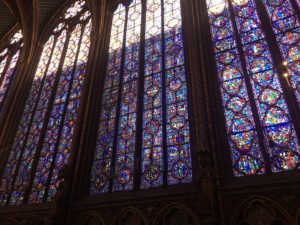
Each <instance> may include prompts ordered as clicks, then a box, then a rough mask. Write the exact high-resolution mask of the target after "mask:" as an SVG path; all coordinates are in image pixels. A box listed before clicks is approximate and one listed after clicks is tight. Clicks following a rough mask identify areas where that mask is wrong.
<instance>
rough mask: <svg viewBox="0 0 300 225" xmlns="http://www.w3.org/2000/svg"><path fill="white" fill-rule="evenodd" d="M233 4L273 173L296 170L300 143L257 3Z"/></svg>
mask: <svg viewBox="0 0 300 225" xmlns="http://www.w3.org/2000/svg"><path fill="white" fill-rule="evenodd" d="M233 5H234V12H235V16H236V22H237V27H238V30H239V34H240V36H241V41H242V44H243V50H244V54H245V60H246V65H247V71H248V73H249V76H250V78H251V85H252V90H253V94H254V97H255V103H256V106H257V108H258V116H259V119H260V122H261V126H262V128H263V133H264V141H265V146H266V148H267V151H268V155H269V160H270V163H271V170H272V172H280V171H286V170H292V169H294V167H295V166H296V165H297V163H298V162H299V160H300V154H299V151H300V146H299V141H298V138H297V136H296V132H295V128H294V126H293V124H292V121H291V117H290V114H289V110H288V108H287V104H286V100H285V99H284V96H283V91H282V89H281V85H280V82H279V79H278V74H277V72H276V70H275V66H274V62H273V60H272V58H271V52H270V49H269V46H268V44H267V42H266V39H265V34H264V31H263V30H262V28H261V22H260V20H259V18H258V15H257V11H256V5H255V2H254V1H253V0H247V1H239V0H234V1H233Z"/></svg>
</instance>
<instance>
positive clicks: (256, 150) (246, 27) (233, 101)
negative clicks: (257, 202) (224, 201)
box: [207, 0, 300, 176]
mask: <svg viewBox="0 0 300 225" xmlns="http://www.w3.org/2000/svg"><path fill="white" fill-rule="evenodd" d="M264 2H268V4H270V5H272V4H273V3H274V4H275V3H276V4H278V5H281V6H282V7H283V8H284V10H289V8H290V9H291V7H290V6H289V7H286V6H288V5H282V4H283V3H284V2H287V1H284V0H283V1H264ZM271 2H272V3H271ZM256 4H258V3H256V1H253V0H232V1H225V0H218V1H213V0H207V6H208V15H209V22H210V28H211V29H210V30H211V36H212V40H213V46H214V52H215V59H216V65H217V71H218V77H219V79H218V80H219V86H220V89H221V94H222V98H223V108H224V114H225V120H226V126H227V135H228V140H229V146H230V150H231V158H232V166H233V173H234V176H245V175H255V174H264V173H266V172H281V171H287V170H293V169H295V168H297V167H299V160H300V154H299V153H300V146H299V130H297V129H296V128H295V126H297V125H296V124H295V123H293V118H292V115H291V110H292V109H291V108H290V107H289V106H288V103H290V104H292V103H293V102H292V100H291V99H287V98H286V97H285V96H286V95H285V90H284V89H283V88H285V87H286V84H283V82H285V80H284V79H280V78H279V76H280V75H282V74H281V73H280V72H279V70H278V67H277V65H275V63H274V52H273V51H271V48H270V43H269V42H268V40H270V37H268V38H267V35H270V34H269V33H268V32H266V30H265V28H264V26H263V23H262V22H261V21H262V20H261V18H260V17H261V14H262V13H263V12H261V11H260V9H259V8H258V7H257V5H256ZM285 4H287V3H285ZM284 10H283V11H284ZM276 13H278V14H276ZM276 13H273V14H272V15H274V21H273V22H274V24H275V23H276V25H278V26H282V27H286V26H287V25H289V24H290V23H289V22H287V21H288V16H282V15H281V17H280V15H279V14H280V13H282V12H276ZM275 14H276V15H277V16H279V17H277V19H275ZM269 15H271V14H269ZM289 16H290V17H293V18H295V20H296V16H295V14H293V15H292V14H289ZM282 18H284V19H283V20H281V19H282ZM275 20H276V21H275ZM283 21H285V22H283ZM264 22H266V21H264ZM290 25H291V24H290ZM274 26H275V25H274ZM284 29H288V28H284ZM289 31H291V30H290V29H289ZM292 32H294V33H295V35H296V37H295V38H297V35H298V36H299V34H297V31H295V30H294V31H292ZM278 33H280V35H281V36H280V38H278V41H279V39H280V41H285V38H284V37H283V38H282V32H278ZM286 41H288V40H286ZM274 42H276V40H274ZM296 42H297V41H296ZM279 45H281V44H279ZM295 45H296V46H297V47H296V48H299V42H297V43H296V44H295ZM281 48H282V53H283V55H284V54H285V53H286V50H285V47H284V46H283V47H281ZM294 56H295V55H294ZM294 61H296V60H294ZM294 61H291V62H290V63H294ZM294 77H296V75H295V76H294ZM293 79H299V78H293ZM298 82H299V80H298ZM295 83H297V81H296V82H295ZM294 87H295V86H294ZM296 92H297V91H296ZM297 132H298V133H297Z"/></svg>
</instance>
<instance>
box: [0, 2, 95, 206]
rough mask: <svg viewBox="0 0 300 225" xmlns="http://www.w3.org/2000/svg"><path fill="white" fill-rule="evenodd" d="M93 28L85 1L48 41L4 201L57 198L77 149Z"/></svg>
mask: <svg viewBox="0 0 300 225" xmlns="http://www.w3.org/2000/svg"><path fill="white" fill-rule="evenodd" d="M91 29H92V23H91V18H90V12H89V9H88V6H87V3H86V1H83V0H79V1H75V2H74V3H73V4H71V5H70V7H69V8H68V9H67V10H66V12H65V13H64V14H63V15H62V16H61V17H60V21H59V23H58V24H57V25H56V26H55V27H54V29H53V32H52V34H51V35H50V37H49V38H48V40H46V43H45V44H44V47H43V51H42V53H41V56H40V59H39V63H38V66H37V69H36V71H35V74H34V76H33V83H32V86H31V90H30V92H29V96H28V98H27V101H26V105H25V109H24V111H23V115H22V118H21V121H20V123H19V126H18V130H17V134H16V136H15V139H14V142H13V146H12V149H11V151H10V155H9V158H8V161H7V165H6V168H5V170H4V172H3V175H2V178H1V186H0V202H1V204H2V205H16V204H22V203H40V202H43V201H47V200H51V199H52V198H53V197H54V195H55V193H56V190H57V187H58V185H59V181H58V180H59V179H58V174H59V171H60V169H61V168H62V167H63V166H64V165H65V164H67V162H68V158H69V157H70V153H71V150H72V139H73V134H74V130H75V125H76V121H77V117H78V113H79V112H78V109H79V106H80V96H81V91H82V86H83V82H84V77H85V71H86V64H87V59H88V53H89V47H90V34H91Z"/></svg>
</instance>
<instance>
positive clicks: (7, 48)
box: [0, 30, 23, 113]
mask: <svg viewBox="0 0 300 225" xmlns="http://www.w3.org/2000/svg"><path fill="white" fill-rule="evenodd" d="M22 46H23V35H22V33H21V30H18V31H16V32H15V33H14V34H13V36H12V37H11V38H10V39H9V40H8V42H7V43H5V44H4V46H3V48H2V49H0V113H1V111H2V108H3V104H4V100H5V98H6V97H7V94H8V92H9V88H10V86H11V83H12V81H13V79H14V75H15V71H16V65H17V63H18V60H19V56H20V53H21V50H22Z"/></svg>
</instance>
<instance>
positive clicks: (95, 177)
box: [90, 4, 126, 194]
mask: <svg viewBox="0 0 300 225" xmlns="http://www.w3.org/2000/svg"><path fill="white" fill-rule="evenodd" d="M125 15H126V12H125V7H124V6H123V5H122V4H120V5H119V6H118V8H117V9H116V11H115V13H114V15H113V21H112V28H111V34H110V44H109V54H108V62H107V68H106V74H105V82H104V90H103V97H102V103H101V115H100V124H99V128H98V135H97V137H98V138H97V143H96V152H95V158H94V164H93V169H92V180H91V187H90V193H91V194H99V193H106V192H108V189H109V182H110V180H111V177H112V168H111V165H112V150H113V142H114V141H113V140H114V133H115V126H116V125H115V122H116V116H117V115H116V112H117V102H118V95H119V82H120V79H121V76H120V73H121V61H122V59H121V55H122V45H123V37H124V26H125V20H126V18H125Z"/></svg>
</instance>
